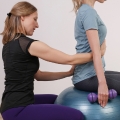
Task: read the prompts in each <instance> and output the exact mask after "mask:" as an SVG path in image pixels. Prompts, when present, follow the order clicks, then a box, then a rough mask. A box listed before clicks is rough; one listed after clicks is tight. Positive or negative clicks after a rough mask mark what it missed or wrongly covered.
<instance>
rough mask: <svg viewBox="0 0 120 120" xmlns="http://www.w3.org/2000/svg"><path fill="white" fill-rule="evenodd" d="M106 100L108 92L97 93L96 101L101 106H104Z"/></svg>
mask: <svg viewBox="0 0 120 120" xmlns="http://www.w3.org/2000/svg"><path fill="white" fill-rule="evenodd" d="M107 102H108V94H105V93H103V94H102V93H99V94H98V103H99V104H100V105H101V107H105V106H106V104H107Z"/></svg>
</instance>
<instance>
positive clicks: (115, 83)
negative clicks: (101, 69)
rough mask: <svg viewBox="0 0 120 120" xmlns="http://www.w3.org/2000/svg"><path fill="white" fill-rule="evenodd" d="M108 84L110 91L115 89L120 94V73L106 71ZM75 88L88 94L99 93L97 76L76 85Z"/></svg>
mask: <svg viewBox="0 0 120 120" xmlns="http://www.w3.org/2000/svg"><path fill="white" fill-rule="evenodd" d="M105 77H106V82H107V85H108V89H115V90H116V91H117V93H118V94H120V72H115V71H106V72H105ZM74 86H75V88H77V89H79V90H83V91H88V92H97V91H98V79H97V76H93V77H91V78H88V79H86V80H83V81H80V82H78V83H76V84H75V85H74Z"/></svg>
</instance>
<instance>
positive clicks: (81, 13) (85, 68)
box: [72, 4, 107, 84]
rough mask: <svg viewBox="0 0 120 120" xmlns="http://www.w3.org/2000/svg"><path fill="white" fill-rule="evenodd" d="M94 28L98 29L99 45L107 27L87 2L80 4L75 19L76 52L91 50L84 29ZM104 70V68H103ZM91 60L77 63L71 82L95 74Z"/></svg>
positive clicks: (103, 62)
mask: <svg viewBox="0 0 120 120" xmlns="http://www.w3.org/2000/svg"><path fill="white" fill-rule="evenodd" d="M89 29H96V30H98V34H99V40H100V45H101V44H102V43H103V41H104V40H105V37H106V33H107V29H106V26H105V25H104V23H103V21H102V20H101V18H100V17H99V15H98V14H97V12H96V10H95V9H94V8H92V7H91V6H89V5H88V4H82V6H81V7H80V8H79V10H78V12H77V16H76V20H75V39H76V41H77V45H76V52H77V53H86V52H87V53H89V52H91V49H90V46H89V43H88V39H87V36H86V30H89ZM101 59H102V64H103V68H105V61H104V58H103V57H102V58H101ZM104 71H105V69H104ZM95 75H96V72H95V69H94V64H93V62H88V63H85V64H81V65H77V66H76V68H75V72H74V75H73V78H72V81H73V84H75V83H78V82H80V81H82V80H85V79H87V78H91V77H92V76H95Z"/></svg>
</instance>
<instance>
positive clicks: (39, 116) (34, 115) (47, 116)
mask: <svg viewBox="0 0 120 120" xmlns="http://www.w3.org/2000/svg"><path fill="white" fill-rule="evenodd" d="M56 98H57V95H49V94H47V95H44V94H43V95H35V104H32V105H28V106H26V107H18V108H12V109H9V110H6V111H5V112H3V113H2V117H3V119H4V120H83V115H82V113H81V112H80V111H79V110H76V109H73V108H69V107H65V106H61V105H56V104H54V101H55V99H56Z"/></svg>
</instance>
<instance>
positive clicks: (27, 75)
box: [0, 34, 39, 113]
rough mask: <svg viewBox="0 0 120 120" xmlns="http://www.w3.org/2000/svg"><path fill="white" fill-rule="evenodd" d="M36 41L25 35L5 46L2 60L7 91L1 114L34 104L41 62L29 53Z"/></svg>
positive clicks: (3, 97)
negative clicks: (37, 74)
mask: <svg viewBox="0 0 120 120" xmlns="http://www.w3.org/2000/svg"><path fill="white" fill-rule="evenodd" d="M34 41H35V40H33V39H31V38H28V37H26V36H25V35H24V34H21V36H20V37H19V38H17V39H14V40H12V41H10V42H8V43H7V44H5V45H4V46H3V51H2V58H3V62H4V70H5V90H4V93H3V96H2V103H1V111H0V112H1V113H2V112H4V111H5V110H7V109H10V108H14V107H21V106H27V105H29V104H33V103H34V94H33V89H34V87H33V86H34V84H33V81H34V74H35V73H36V72H37V71H38V69H39V60H38V58H37V57H35V56H32V55H30V54H29V52H28V48H29V47H30V45H31V43H32V42H34Z"/></svg>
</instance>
